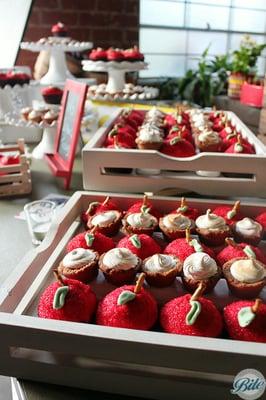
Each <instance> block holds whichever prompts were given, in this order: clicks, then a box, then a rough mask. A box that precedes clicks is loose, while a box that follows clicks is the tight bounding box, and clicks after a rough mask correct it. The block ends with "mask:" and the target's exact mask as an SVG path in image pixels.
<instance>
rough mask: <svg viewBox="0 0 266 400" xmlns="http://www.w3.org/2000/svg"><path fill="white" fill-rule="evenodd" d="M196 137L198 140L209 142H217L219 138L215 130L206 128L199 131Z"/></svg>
mask: <svg viewBox="0 0 266 400" xmlns="http://www.w3.org/2000/svg"><path fill="white" fill-rule="evenodd" d="M198 139H199V141H200V142H211V143H219V142H220V140H221V139H220V137H219V135H217V133H216V132H214V131H210V130H208V129H206V130H204V131H203V132H202V133H200V134H199V136H198Z"/></svg>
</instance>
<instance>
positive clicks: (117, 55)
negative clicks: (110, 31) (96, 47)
mask: <svg viewBox="0 0 266 400" xmlns="http://www.w3.org/2000/svg"><path fill="white" fill-rule="evenodd" d="M106 55H107V60H108V61H116V62H120V61H124V60H125V57H124V54H123V51H122V50H120V49H113V48H112V47H110V49H108V50H107V51H106Z"/></svg>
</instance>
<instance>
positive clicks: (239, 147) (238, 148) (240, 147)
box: [225, 135, 255, 154]
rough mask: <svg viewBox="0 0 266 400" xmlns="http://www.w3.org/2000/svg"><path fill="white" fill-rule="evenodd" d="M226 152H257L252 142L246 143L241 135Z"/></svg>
mask: <svg viewBox="0 0 266 400" xmlns="http://www.w3.org/2000/svg"><path fill="white" fill-rule="evenodd" d="M225 153H231V154H255V151H254V149H253V148H252V147H251V146H250V144H246V143H245V142H244V141H243V140H242V138H241V136H240V135H237V142H236V143H235V144H232V145H231V146H229V147H228V149H226V150H225Z"/></svg>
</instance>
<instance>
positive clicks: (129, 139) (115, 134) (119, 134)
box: [105, 127, 135, 148]
mask: <svg viewBox="0 0 266 400" xmlns="http://www.w3.org/2000/svg"><path fill="white" fill-rule="evenodd" d="M115 138H116V140H117V142H118V143H123V144H125V145H126V146H128V147H129V148H133V147H135V138H134V137H133V136H132V135H130V134H129V133H127V132H126V131H125V130H124V129H121V128H118V127H114V128H113V129H112V130H111V131H110V132H109V133H108V135H107V138H106V141H105V144H106V145H107V146H109V145H112V144H115V140H114V139H115Z"/></svg>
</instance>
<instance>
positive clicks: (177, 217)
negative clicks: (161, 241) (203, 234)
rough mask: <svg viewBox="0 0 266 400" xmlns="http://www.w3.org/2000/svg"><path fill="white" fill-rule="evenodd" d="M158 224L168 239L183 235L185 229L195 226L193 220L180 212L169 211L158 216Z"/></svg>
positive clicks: (191, 228) (190, 229)
mask: <svg viewBox="0 0 266 400" xmlns="http://www.w3.org/2000/svg"><path fill="white" fill-rule="evenodd" d="M159 226H160V229H161V231H162V232H163V234H164V236H165V237H166V238H167V239H168V240H174V239H177V238H181V237H185V236H186V231H187V230H189V231H192V230H193V229H194V228H195V222H194V221H193V220H192V219H190V218H188V217H187V216H185V215H182V214H181V213H177V212H174V213H170V214H167V215H165V216H164V217H162V218H160V220H159Z"/></svg>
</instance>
